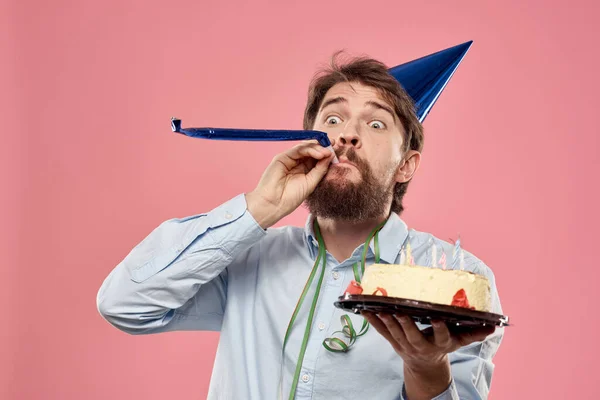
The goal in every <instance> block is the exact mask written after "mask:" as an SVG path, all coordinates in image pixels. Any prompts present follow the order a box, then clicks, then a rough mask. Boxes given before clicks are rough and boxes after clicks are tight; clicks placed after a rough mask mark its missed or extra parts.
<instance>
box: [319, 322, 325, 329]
mask: <svg viewBox="0 0 600 400" xmlns="http://www.w3.org/2000/svg"><path fill="white" fill-rule="evenodd" d="M323 329H325V322H319V330H320V331H322V330H323Z"/></svg>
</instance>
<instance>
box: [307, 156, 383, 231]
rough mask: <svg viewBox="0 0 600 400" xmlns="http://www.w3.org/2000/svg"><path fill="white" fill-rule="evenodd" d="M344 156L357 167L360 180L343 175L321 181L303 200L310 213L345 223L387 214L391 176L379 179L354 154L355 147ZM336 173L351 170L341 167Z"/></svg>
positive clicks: (367, 165)
mask: <svg viewBox="0 0 600 400" xmlns="http://www.w3.org/2000/svg"><path fill="white" fill-rule="evenodd" d="M340 153H342V152H340ZM336 154H337V156H338V158H339V157H340V156H341V155H342V154H339V153H338V152H336ZM346 157H347V158H348V160H349V161H350V162H352V163H353V164H354V165H355V166H356V167H357V168H358V171H359V172H360V174H361V177H362V179H361V180H360V181H359V182H351V181H349V180H343V178H342V180H340V179H323V180H321V182H319V184H318V185H317V187H316V188H315V190H314V191H313V192H312V193H311V194H310V195H309V196H308V197H307V199H306V206H307V208H308V209H309V211H310V212H311V214H313V215H314V216H316V217H321V218H330V219H335V220H342V221H348V222H362V221H366V220H369V219H374V218H378V217H381V216H383V215H386V216H387V214H388V212H389V210H387V209H386V208H388V207H389V205H390V203H389V202H390V198H391V195H392V192H393V190H394V182H393V181H392V179H391V177H386V180H389V181H390V182H385V183H381V182H379V181H378V180H377V178H376V177H375V175H374V174H373V170H372V169H371V167H370V166H369V164H367V162H366V161H364V160H362V159H360V158H359V157H358V156H357V155H356V151H355V150H354V148H350V149H349V150H348V151H347V152H346ZM335 173H339V174H341V175H342V176H344V175H345V174H348V173H351V171H349V170H347V169H346V168H345V167H343V168H340V169H339V170H338V171H336V172H335ZM389 175H391V174H389ZM392 176H393V175H392Z"/></svg>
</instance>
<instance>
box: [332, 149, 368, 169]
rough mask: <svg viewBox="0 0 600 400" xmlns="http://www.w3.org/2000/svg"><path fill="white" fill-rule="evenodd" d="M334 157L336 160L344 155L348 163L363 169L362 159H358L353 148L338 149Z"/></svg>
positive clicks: (363, 162)
mask: <svg viewBox="0 0 600 400" xmlns="http://www.w3.org/2000/svg"><path fill="white" fill-rule="evenodd" d="M335 155H336V156H337V157H338V158H340V157H341V156H343V155H345V156H346V158H347V159H348V161H350V162H351V163H354V164H356V165H357V166H359V167H364V166H365V165H366V163H365V161H364V160H363V159H362V158H360V157H359V156H358V154H356V150H354V147H350V148H341V149H338V150H336V151H335Z"/></svg>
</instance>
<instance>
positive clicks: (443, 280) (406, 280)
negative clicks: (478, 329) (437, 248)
mask: <svg viewBox="0 0 600 400" xmlns="http://www.w3.org/2000/svg"><path fill="white" fill-rule="evenodd" d="M346 292H347V293H350V294H359V293H360V294H369V295H372V294H375V295H381V296H389V297H400V298H403V299H409V300H418V301H426V302H430V303H436V304H445V305H452V306H458V307H465V308H470V309H473V310H478V311H486V312H489V311H490V309H491V293H490V283H489V281H488V279H487V278H486V277H484V276H481V275H477V274H474V273H472V272H468V271H460V270H452V269H446V270H444V269H441V268H432V267H421V266H416V265H415V266H413V265H394V264H373V265H369V266H367V267H366V269H365V274H364V276H363V278H362V282H361V284H358V283H356V282H354V281H353V282H352V283H351V284H350V285H349V286H348V289H346Z"/></svg>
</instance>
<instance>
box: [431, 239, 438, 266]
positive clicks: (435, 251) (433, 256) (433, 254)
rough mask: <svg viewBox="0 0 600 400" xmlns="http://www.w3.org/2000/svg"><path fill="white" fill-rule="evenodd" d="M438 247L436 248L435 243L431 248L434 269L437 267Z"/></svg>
mask: <svg viewBox="0 0 600 400" xmlns="http://www.w3.org/2000/svg"><path fill="white" fill-rule="evenodd" d="M436 263H437V247H435V243H434V244H433V246H432V247H431V266H432V267H433V268H435V267H437V264H436Z"/></svg>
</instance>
